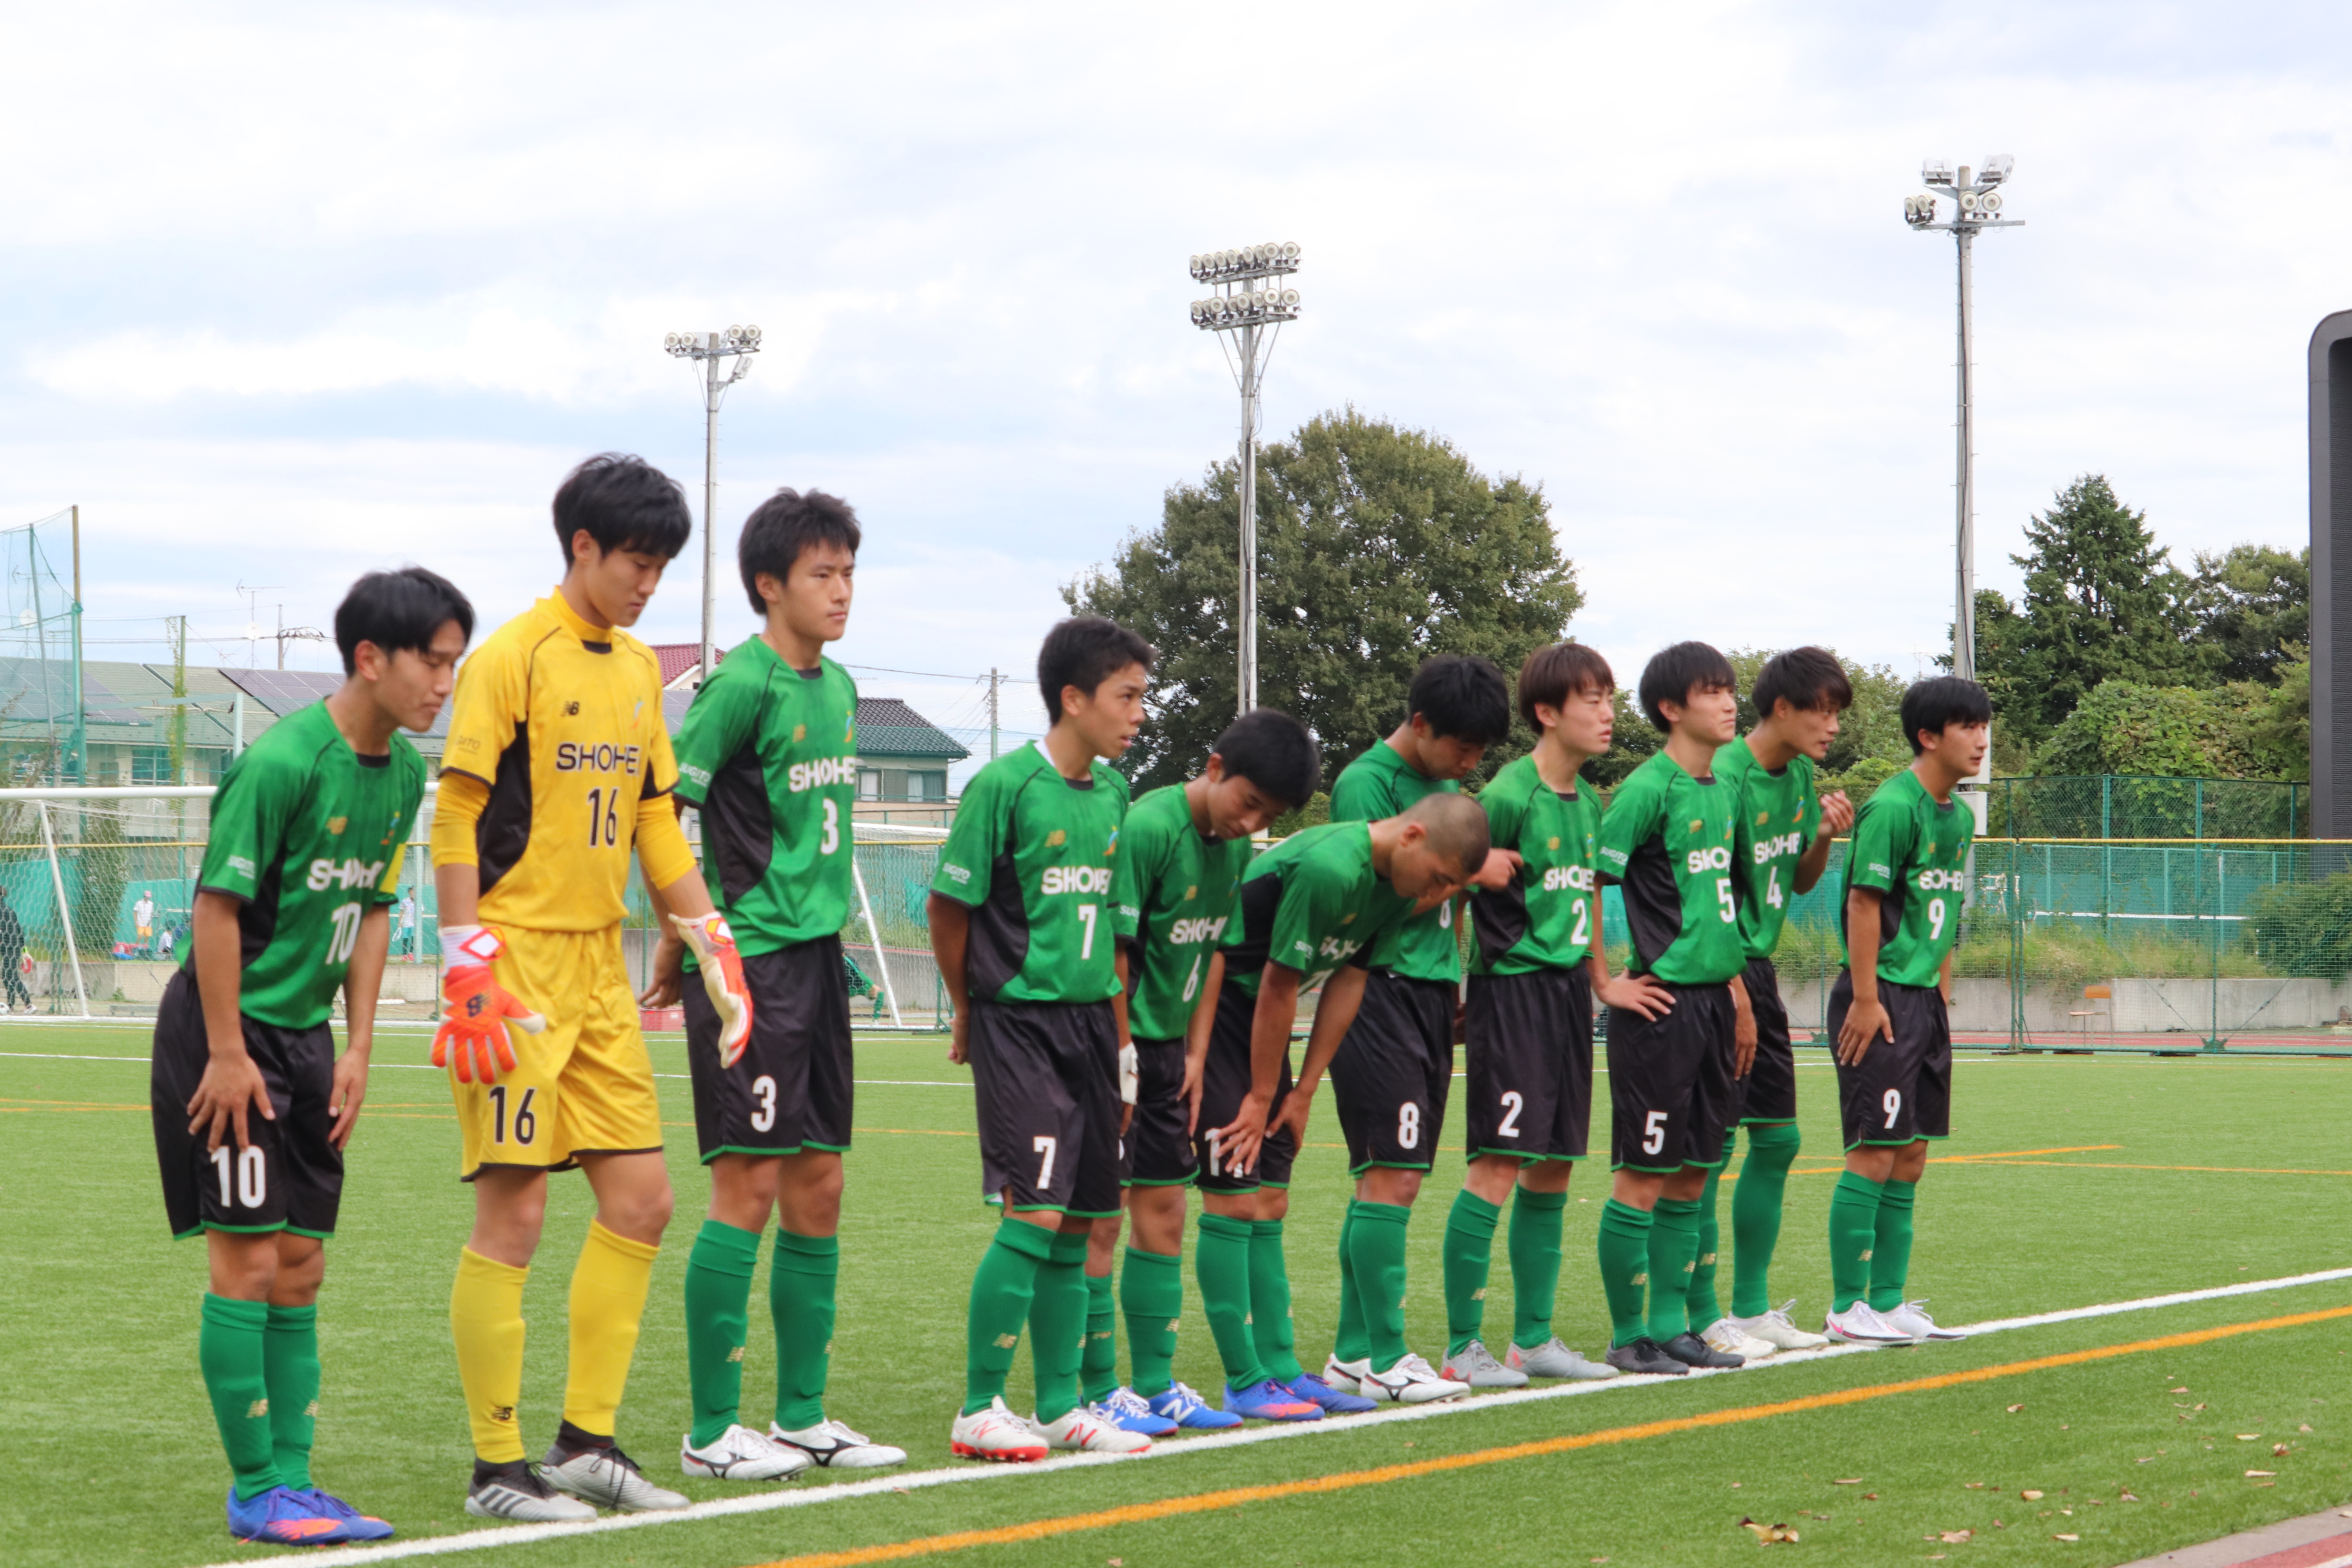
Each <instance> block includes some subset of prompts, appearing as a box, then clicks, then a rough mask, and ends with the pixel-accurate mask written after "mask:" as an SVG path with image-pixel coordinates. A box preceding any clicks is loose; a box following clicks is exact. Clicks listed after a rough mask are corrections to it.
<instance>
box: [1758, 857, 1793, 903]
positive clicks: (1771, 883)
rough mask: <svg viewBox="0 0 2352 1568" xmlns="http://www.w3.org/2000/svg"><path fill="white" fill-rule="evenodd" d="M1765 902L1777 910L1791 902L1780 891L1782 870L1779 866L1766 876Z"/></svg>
mask: <svg viewBox="0 0 2352 1568" xmlns="http://www.w3.org/2000/svg"><path fill="white" fill-rule="evenodd" d="M1764 901H1765V902H1766V903H1768V904H1769V905H1771V906H1772V907H1773V908H1774V909H1776V910H1777V909H1779V908H1780V907H1781V906H1782V905H1784V904H1786V903H1787V902H1788V901H1789V900H1788V899H1787V898H1786V897H1785V896H1783V895H1782V893H1781V891H1780V867H1778V866H1775V867H1773V868H1771V869H1770V870H1769V871H1767V872H1766V873H1765V874H1764Z"/></svg>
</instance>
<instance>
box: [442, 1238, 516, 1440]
mask: <svg viewBox="0 0 2352 1568" xmlns="http://www.w3.org/2000/svg"><path fill="white" fill-rule="evenodd" d="M526 1279H530V1269H528V1268H515V1267H514V1266H513V1265H511V1264H507V1263H497V1262H493V1261H492V1260H491V1259H489V1258H485V1257H483V1256H482V1255H481V1254H480V1253H478V1252H476V1251H475V1250H474V1249H473V1248H472V1247H466V1248H464V1249H463V1250H461V1251H460V1252H459V1253H458V1254H457V1284H456V1285H455V1286H454V1287H453V1288H452V1289H450V1291H449V1337H450V1338H451V1339H453V1340H455V1341H457V1381H458V1383H459V1384H462V1385H463V1386H464V1387H465V1390H466V1419H467V1422H469V1423H470V1424H471V1425H472V1426H473V1428H474V1452H475V1453H476V1454H477V1455H478V1456H479V1457H480V1458H483V1459H485V1460H488V1462H489V1463H491V1464H494V1465H504V1464H512V1463H513V1462H514V1461H515V1460H517V1459H520V1458H523V1457H524V1456H523V1449H522V1428H521V1426H519V1425H517V1424H516V1422H515V1404H516V1402H517V1401H518V1400H520V1398H521V1397H522V1332H523V1330H522V1283H523V1281H524V1280H526Z"/></svg>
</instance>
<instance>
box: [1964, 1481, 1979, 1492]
mask: <svg viewBox="0 0 2352 1568" xmlns="http://www.w3.org/2000/svg"><path fill="white" fill-rule="evenodd" d="M1960 1485H1961V1486H1963V1487H1965V1488H1967V1489H1969V1490H1970V1491H1972V1492H1980V1491H1982V1490H1984V1483H1983V1482H1982V1481H1962V1482H1961V1483H1960Z"/></svg>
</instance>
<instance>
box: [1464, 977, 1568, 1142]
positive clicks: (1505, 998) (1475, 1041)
mask: <svg viewBox="0 0 2352 1568" xmlns="http://www.w3.org/2000/svg"><path fill="white" fill-rule="evenodd" d="M1468 1033H1469V1037H1470V1043H1469V1046H1468V1047H1467V1049H1466V1050H1465V1056H1466V1057H1467V1058H1468V1062H1467V1065H1468V1068H1469V1076H1468V1077H1467V1078H1466V1079H1465V1080H1464V1082H1465V1089H1466V1092H1467V1095H1468V1102H1467V1104H1466V1106H1465V1112H1464V1113H1465V1115H1466V1116H1467V1117H1468V1119H1469V1123H1470V1136H1469V1140H1468V1150H1467V1152H1468V1153H1469V1156H1470V1158H1471V1159H1473V1160H1475V1159H1476V1158H1477V1157H1478V1156H1479V1155H1481V1154H1514V1155H1517V1157H1518V1158H1520V1159H1522V1160H1581V1159H1583V1158H1584V1155H1585V1139H1586V1135H1587V1133H1588V1132H1589V1131H1590V1130H1591V1124H1592V978H1591V975H1590V974H1588V973H1586V972H1585V969H1584V966H1583V965H1582V964H1579V965H1577V966H1576V967H1574V968H1572V969H1538V970H1535V971H1532V972H1531V973H1526V974H1474V975H1472V976H1471V977H1470V1016H1469V1030H1468Z"/></svg>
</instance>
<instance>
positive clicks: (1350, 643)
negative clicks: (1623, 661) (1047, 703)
mask: <svg viewBox="0 0 2352 1568" xmlns="http://www.w3.org/2000/svg"><path fill="white" fill-rule="evenodd" d="M1257 494H1258V525H1257V526H1258V614H1259V628H1260V629H1259V633H1258V700H1260V701H1261V702H1264V703H1265V704H1266V705H1267V706H1268V707H1272V708H1280V709H1285V710H1288V711H1289V712H1291V713H1294V714H1296V715H1297V717H1298V718H1299V719H1300V720H1301V721H1304V722H1305V723H1306V725H1307V728H1309V729H1310V730H1312V731H1315V734H1316V736H1317V737H1318V739H1319V740H1320V741H1321V742H1322V744H1323V758H1324V767H1325V774H1326V777H1327V778H1328V777H1336V776H1337V774H1338V773H1339V769H1340V768H1341V767H1342V766H1344V765H1345V764H1346V763H1348V762H1349V760H1351V759H1352V758H1354V757H1355V756H1356V755H1357V754H1358V753H1359V752H1362V751H1363V750H1364V749H1365V748H1366V747H1367V746H1369V745H1370V744H1371V743H1372V742H1374V741H1375V740H1378V739H1379V738H1380V737H1381V736H1382V735H1385V734H1386V733H1388V731H1391V730H1392V729H1394V728H1395V727H1396V726H1397V724H1398V723H1399V722H1400V721H1402V719H1403V718H1404V717H1405V715H1404V712H1403V708H1404V700H1405V689H1406V688H1407V686H1408V685H1409V684H1410V683H1411V681H1412V672H1413V670H1414V668H1416V667H1417V666H1418V665H1419V664H1420V663H1421V661H1422V660H1423V658H1427V657H1428V656H1429V655H1431V654H1433V653H1464V654H1476V655H1481V656H1483V657H1485V658H1490V659H1493V660H1494V661H1495V662H1496V664H1498V665H1500V666H1501V667H1502V668H1503V669H1504V671H1505V672H1506V673H1507V674H1509V673H1513V672H1516V671H1517V668H1518V667H1519V661H1520V660H1522V659H1523V658H1526V657H1527V655H1528V651H1529V650H1530V649H1532V648H1535V647H1538V646H1540V645H1542V644H1544V643H1547V642H1552V641H1555V640H1557V639H1558V638H1559V637H1560V635H1561V634H1562V632H1563V631H1564V630H1565V628H1566V627H1567V625H1568V621H1569V617H1570V616H1573V615H1574V614H1575V613H1576V610H1577V607H1578V606H1579V605H1581V604H1582V603H1583V595H1582V594H1581V593H1580V592H1579V591H1578V589H1577V585H1576V572H1575V568H1574V566H1573V565H1572V564H1571V563H1570V562H1569V561H1568V560H1566V559H1565V558H1564V557H1563V556H1562V555H1561V554H1560V552H1559V541H1558V540H1557V539H1556V538H1555V537H1554V535H1553V533H1552V527H1551V516H1550V508H1549V502H1548V501H1547V500H1545V498H1544V494H1543V491H1542V489H1541V488H1540V487H1538V486H1532V485H1529V484H1528V483H1526V482H1525V481H1524V480H1522V479H1518V478H1517V477H1516V476H1514V477H1510V478H1504V479H1488V478H1487V477H1486V476H1485V475H1483V474H1481V473H1480V472H1478V470H1477V469H1476V468H1474V467H1473V466H1472V465H1471V463H1470V460H1469V459H1468V458H1465V456H1463V455H1462V453H1460V452H1459V451H1457V450H1455V449H1454V447H1453V446H1452V445H1451V444H1450V443H1449V442H1447V441H1445V440H1444V438H1443V437H1437V436H1433V435H1431V434H1429V433H1427V432H1425V431H1417V430H1403V429H1400V428H1398V427H1397V426H1395V425H1392V424H1391V423H1389V422H1388V421H1386V420H1381V419H1374V418H1370V417H1368V416H1364V415H1362V414H1360V413H1358V412H1356V410H1354V409H1353V408H1349V409H1345V410H1342V411H1339V412H1337V413H1331V414H1325V415H1322V416H1318V417H1317V418H1315V419H1313V420H1310V421H1309V422H1308V423H1307V424H1306V425H1305V426H1301V427H1300V428H1299V430H1298V431H1297V434H1296V435H1294V436H1293V437H1291V438H1290V439H1289V440H1287V441H1278V442H1274V443H1271V444H1269V445H1267V446H1265V447H1261V448H1260V449H1259V452H1258V489H1257ZM1240 517H1241V504H1240V474H1239V468H1238V465H1237V464H1236V463H1234V462H1231V461H1226V462H1220V463H1217V464H1215V465H1214V466H1213V467H1212V468H1210V469H1209V471H1208V472H1207V474H1206V475H1205V476H1203V478H1202V481H1201V482H1200V483H1199V484H1194V485H1178V486H1176V487H1174V488H1172V489H1170V490H1169V491H1168V494H1167V499H1166V500H1165V502H1164V504H1163V506H1162V508H1161V513H1160V523H1159V526H1157V527H1156V528H1151V529H1148V530H1143V531H1138V532H1135V533H1132V534H1130V535H1129V537H1128V539H1127V540H1126V542H1124V543H1123V544H1122V545H1121V546H1120V548H1119V551H1118V554H1117V555H1116V556H1115V557H1114V558H1113V559H1112V561H1111V563H1110V564H1109V566H1108V568H1107V569H1106V568H1101V567H1097V568H1095V569H1093V570H1092V571H1089V572H1087V573H1086V574H1083V575H1081V576H1080V577H1079V578H1078V579H1077V580H1076V581H1075V582H1073V583H1070V584H1067V585H1066V586H1065V587H1064V588H1063V590H1062V597H1063V599H1064V600H1065V601H1066V603H1067V604H1068V605H1069V606H1070V608H1071V609H1072V610H1073V611H1074V612H1076V613H1079V614H1084V615H1098V616H1111V617H1112V618H1113V619H1115V620H1118V621H1119V622H1120V623H1122V624H1123V625H1126V626H1131V627H1133V628H1134V629H1135V630H1136V631H1138V632H1140V633H1141V634H1142V635H1143V636H1145V637H1149V638H1150V639H1151V641H1152V643H1153V644H1154V645H1155V646H1157V647H1159V649H1160V665H1159V668H1157V669H1156V670H1155V671H1154V672H1153V677H1152V689H1151V694H1150V698H1149V699H1148V700H1147V707H1146V717H1145V720H1144V725H1143V730H1142V732H1141V733H1140V734H1139V736H1138V737H1137V739H1136V743H1135V745H1134V746H1133V747H1132V748H1130V749H1129V753H1128V757H1127V759H1126V760H1125V762H1124V763H1122V766H1123V767H1124V768H1125V769H1126V771H1127V772H1128V773H1129V776H1130V777H1131V778H1132V779H1133V780H1134V781H1135V783H1136V784H1137V785H1138V787H1139V788H1149V787H1152V786H1155V785H1158V784H1167V783H1172V782H1174V781H1176V780H1179V779H1182V778H1185V777H1188V776H1190V774H1191V773H1192V771H1193V769H1194V768H1196V767H1197V766H1198V765H1199V764H1200V762H1201V759H1202V757H1204V756H1206V755H1207V754H1208V751H1209V747H1210V744H1211V743H1212V742H1213V741H1214V740H1215V739H1216V737H1217V734H1218V732H1219V731H1221V730H1223V728H1224V726H1225V725H1226V724H1227V723H1228V722H1229V721H1231V720H1232V717H1233V714H1234V690H1235V680H1236V677H1235V671H1234V592H1235V586H1236V584H1235V578H1236V571H1235V567H1234V539H1235V537H1236V535H1237V533H1238V531H1239V527H1240ZM1527 744H1528V737H1526V736H1523V735H1521V736H1515V737H1514V742H1513V743H1511V744H1509V745H1506V746H1502V747H1497V748H1496V749H1495V750H1494V751H1493V752H1490V753H1489V767H1490V768H1491V767H1492V766H1493V765H1496V764H1498V763H1501V762H1503V761H1505V760H1507V758H1508V757H1510V756H1512V755H1516V754H1517V752H1518V751H1520V750H1524V749H1525V747H1526V745H1527Z"/></svg>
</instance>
